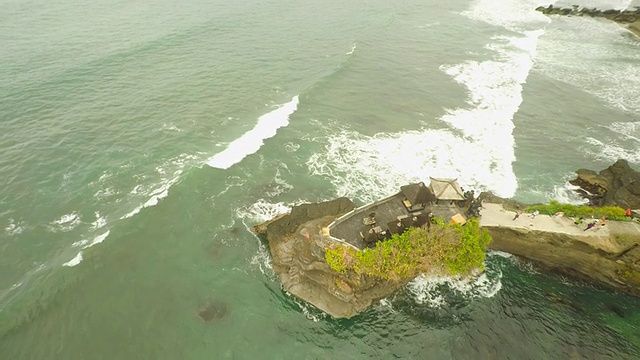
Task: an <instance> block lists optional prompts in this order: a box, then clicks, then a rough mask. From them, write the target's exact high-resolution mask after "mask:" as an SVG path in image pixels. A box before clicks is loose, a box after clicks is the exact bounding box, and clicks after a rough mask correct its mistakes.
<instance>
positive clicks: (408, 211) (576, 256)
mask: <svg viewBox="0 0 640 360" xmlns="http://www.w3.org/2000/svg"><path fill="white" fill-rule="evenodd" d="M577 173H578V177H577V178H576V180H574V183H575V184H579V186H581V188H580V190H579V191H580V193H581V194H583V195H584V196H585V197H588V198H589V200H590V201H591V202H592V205H598V206H600V205H603V204H604V205H606V206H605V207H590V206H586V205H585V206H572V205H563V204H557V203H552V204H549V205H541V204H540V205H531V206H528V205H525V204H520V203H518V202H516V201H513V200H510V199H501V198H498V197H495V196H493V195H492V194H490V193H482V194H480V196H478V198H475V197H474V196H473V192H463V191H462V189H461V188H460V187H459V186H458V184H457V182H456V181H455V179H430V180H431V183H430V184H429V186H427V185H425V184H424V183H418V184H411V185H407V186H403V187H402V188H401V189H400V192H399V193H397V194H393V195H391V196H389V197H387V198H385V199H381V200H379V201H377V202H374V203H372V204H368V205H364V206H361V207H357V206H356V204H354V203H353V202H352V201H351V200H349V199H347V198H338V199H335V200H332V201H327V202H321V203H315V204H303V205H300V206H295V207H293V209H292V210H291V212H290V213H288V214H282V215H279V216H277V217H276V218H274V219H272V220H270V221H267V222H265V223H262V224H258V225H256V226H254V228H253V230H254V232H256V233H257V234H259V235H260V236H262V237H263V238H264V239H266V241H267V242H268V244H269V249H270V252H271V256H272V259H273V269H274V271H275V272H276V273H277V275H278V277H279V279H280V281H281V282H282V284H283V287H284V289H285V290H286V291H288V292H289V293H291V294H292V295H294V296H296V297H298V298H300V299H302V300H304V301H306V302H308V303H311V304H313V305H314V306H316V307H318V308H319V309H321V310H323V311H324V312H326V313H328V314H329V315H331V316H333V317H336V318H348V317H352V316H354V315H356V314H358V313H359V312H361V311H363V310H365V309H366V308H367V307H369V306H371V305H372V304H373V303H375V302H377V301H379V300H380V299H383V298H385V297H387V296H389V295H390V294H392V293H393V292H395V291H397V290H398V289H400V288H402V287H403V286H405V285H406V284H407V283H408V282H409V281H410V280H412V279H413V277H415V276H417V275H419V274H420V273H422V272H426V273H427V274H429V273H436V274H442V273H443V272H446V273H449V274H462V275H469V274H473V273H474V270H477V269H480V270H481V268H482V262H483V261H484V251H485V249H486V248H487V247H488V248H490V249H494V250H500V251H505V252H509V253H511V254H513V255H516V256H518V257H522V258H524V259H527V260H529V261H531V262H533V263H534V264H537V265H539V266H541V267H542V268H544V269H548V270H550V271H556V272H560V273H563V274H566V275H569V276H572V277H574V278H579V279H583V280H586V281H589V282H591V283H594V284H596V285H600V286H605V287H608V288H612V289H616V290H618V291H621V292H625V293H627V294H631V295H634V296H640V249H638V247H639V244H640V224H638V222H636V221H629V220H630V219H628V218H627V217H626V215H625V209H622V208H620V207H619V206H615V205H612V204H619V205H623V206H629V207H632V208H634V209H638V208H640V173H638V172H637V171H635V170H633V169H632V168H631V167H629V165H628V163H627V162H626V161H624V160H620V161H618V162H616V163H615V164H614V165H612V166H611V167H609V168H608V169H605V170H603V171H601V172H600V173H595V172H593V171H589V170H579V171H578V172H577ZM596 187H597V189H598V191H597V192H595V191H594V189H596ZM480 206H481V207H480ZM556 210H563V211H556ZM573 213H575V214H590V216H591V218H589V216H584V219H582V220H579V221H577V220H576V218H578V216H577V215H576V218H574V217H573V216H572V214H573ZM603 214H605V216H608V219H607V218H603V220H602V221H600V222H598V221H599V220H598V219H600V218H601V216H602V215H603ZM475 215H480V217H479V219H480V220H479V221H478V220H477V218H475V217H474V216H475ZM536 215H537V216H536ZM570 216H571V217H570ZM614 219H619V220H620V221H614ZM591 223H594V224H595V225H589V224H591ZM596 223H597V224H596ZM605 223H606V226H605ZM588 226H590V227H589V229H588V230H585V229H586V228H587V227H588ZM487 233H488V234H490V235H491V237H492V238H493V241H491V239H490V237H489V236H488V235H487ZM416 239H429V240H427V242H425V241H424V240H416ZM461 239H467V240H461ZM469 239H471V240H469ZM429 241H430V242H429ZM443 244H444V245H443ZM429 249H433V251H429ZM407 251H408V252H412V253H413V254H414V256H413V257H412V256H398V255H397V254H404V253H406V252H407ZM376 254H378V255H376ZM379 254H387V255H384V256H392V257H393V259H392V260H393V261H390V262H393V264H388V263H387V262H389V261H387V258H385V257H384V256H381V255H379ZM389 254H396V255H389ZM415 254H417V255H415ZM479 254H481V255H479ZM375 256H378V257H377V258H376V257H375ZM372 264H373V265H372Z"/></svg>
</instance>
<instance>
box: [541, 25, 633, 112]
mask: <svg viewBox="0 0 640 360" xmlns="http://www.w3.org/2000/svg"><path fill="white" fill-rule="evenodd" d="M625 31H626V30H624V29H622V27H620V26H619V25H618V24H615V23H613V22H610V21H603V20H602V19H592V18H588V17H571V18H565V17H554V19H553V23H552V26H549V28H548V29H547V33H546V35H545V36H543V37H542V38H541V39H540V46H539V55H538V57H537V58H536V60H537V61H536V70H537V71H539V72H540V73H542V74H543V75H545V76H548V77H550V78H553V79H556V80H559V81H562V82H565V83H568V84H570V85H573V86H575V87H577V88H579V89H581V90H582V91H584V92H586V93H589V94H591V95H594V96H595V97H597V98H599V99H601V100H602V102H603V103H604V104H606V105H608V106H610V107H613V108H617V109H621V110H623V111H627V112H632V113H636V114H637V113H639V112H640V100H639V99H640V66H638V63H639V62H640V43H638V41H637V40H636V39H634V38H632V37H631V36H622V34H623V33H624V32H625Z"/></svg>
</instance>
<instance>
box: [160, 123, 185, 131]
mask: <svg viewBox="0 0 640 360" xmlns="http://www.w3.org/2000/svg"><path fill="white" fill-rule="evenodd" d="M161 130H166V131H175V132H182V129H180V128H179V127H177V126H176V125H174V124H167V123H164V124H162V129H161Z"/></svg>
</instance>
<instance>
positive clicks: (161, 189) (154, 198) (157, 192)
mask: <svg viewBox="0 0 640 360" xmlns="http://www.w3.org/2000/svg"><path fill="white" fill-rule="evenodd" d="M156 170H157V171H158V173H161V174H162V175H166V171H165V170H164V168H161V170H158V169H156ZM181 174H182V169H179V170H175V171H174V172H173V174H172V175H171V177H168V178H165V179H163V180H164V182H163V183H162V184H160V185H159V186H158V187H157V188H155V189H153V190H151V191H149V192H146V193H145V194H144V195H147V196H149V199H148V200H147V201H145V202H144V203H143V204H142V205H139V206H137V207H136V208H134V209H133V210H131V211H130V212H128V213H127V214H125V215H123V216H121V217H120V219H126V218H130V217H132V216H133V215H135V214H137V213H139V212H140V210H142V209H144V208H147V207H150V206H155V205H157V204H158V202H159V201H160V200H161V199H163V198H165V197H167V195H169V188H170V187H171V186H172V185H173V184H175V183H176V182H178V180H180V175H181ZM134 190H136V191H139V189H138V187H137V186H136V188H134Z"/></svg>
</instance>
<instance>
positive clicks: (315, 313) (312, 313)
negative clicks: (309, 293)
mask: <svg viewBox="0 0 640 360" xmlns="http://www.w3.org/2000/svg"><path fill="white" fill-rule="evenodd" d="M286 293H287V295H288V296H289V297H290V298H291V300H292V301H293V302H294V303H295V304H296V305H298V307H299V308H300V310H301V311H302V313H303V314H304V316H305V317H306V318H307V319H309V320H312V321H314V322H318V321H320V320H322V319H325V318H326V317H327V314H326V313H324V312H323V311H320V310H318V309H316V308H312V307H310V305H309V304H307V303H305V302H304V301H301V300H298V298H296V297H295V296H293V295H291V293H290V292H288V291H286Z"/></svg>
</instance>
